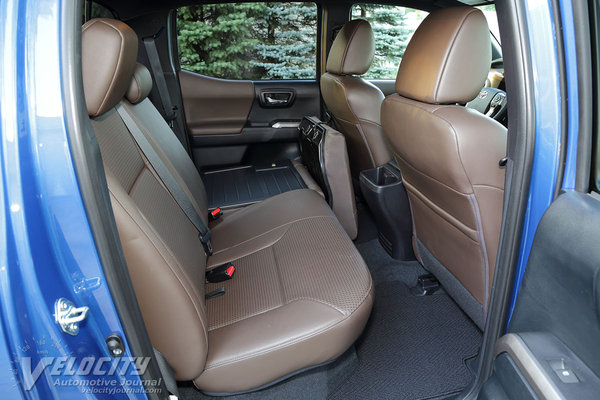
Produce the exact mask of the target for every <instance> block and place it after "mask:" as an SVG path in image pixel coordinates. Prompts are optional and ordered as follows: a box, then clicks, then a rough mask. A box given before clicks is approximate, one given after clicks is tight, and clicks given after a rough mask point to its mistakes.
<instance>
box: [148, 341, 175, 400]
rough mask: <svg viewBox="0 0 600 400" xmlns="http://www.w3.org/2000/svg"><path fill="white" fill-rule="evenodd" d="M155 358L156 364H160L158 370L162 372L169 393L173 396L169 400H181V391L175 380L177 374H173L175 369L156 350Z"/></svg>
mask: <svg viewBox="0 0 600 400" xmlns="http://www.w3.org/2000/svg"><path fill="white" fill-rule="evenodd" d="M153 349H154V348H153ZM154 358H155V359H156V363H157V364H158V369H159V370H160V374H161V375H162V378H163V382H164V383H165V386H166V387H167V391H168V392H169V394H170V395H171V396H169V400H170V399H172V398H173V397H174V398H175V399H177V398H179V389H178V388H177V381H176V380H175V373H174V372H173V368H171V366H170V365H169V363H168V362H167V360H166V358H165V356H163V355H162V353H161V352H160V351H158V350H156V349H154Z"/></svg>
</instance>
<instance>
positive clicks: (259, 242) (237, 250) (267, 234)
mask: <svg viewBox="0 0 600 400" xmlns="http://www.w3.org/2000/svg"><path fill="white" fill-rule="evenodd" d="M332 216H333V213H332V211H331V209H330V208H329V206H328V205H327V203H325V201H324V200H323V197H321V196H320V195H319V194H317V193H316V192H315V191H313V190H310V189H301V190H293V191H290V192H285V193H282V194H280V195H277V196H274V197H271V198H269V199H267V200H264V201H261V202H260V203H256V204H253V205H251V206H248V207H245V208H242V209H240V210H238V211H236V212H233V213H230V214H225V215H223V217H221V218H220V219H219V220H217V221H215V222H216V223H215V224H213V225H211V231H212V245H213V255H212V257H210V258H209V263H208V268H209V269H210V268H212V267H214V266H217V265H220V264H223V263H225V262H228V261H231V260H233V259H236V258H240V257H243V256H244V255H246V254H249V253H252V252H254V251H256V250H259V249H261V248H264V247H267V246H270V245H271V244H272V243H274V242H275V241H276V240H277V239H278V238H279V236H280V235H281V232H283V231H285V230H286V229H288V226H289V225H290V224H292V223H294V222H299V221H303V220H305V219H309V218H314V217H332Z"/></svg>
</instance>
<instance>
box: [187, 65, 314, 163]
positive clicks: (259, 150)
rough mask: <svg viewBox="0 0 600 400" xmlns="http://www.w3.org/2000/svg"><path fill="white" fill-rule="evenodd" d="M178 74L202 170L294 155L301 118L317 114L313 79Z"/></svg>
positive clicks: (193, 146)
mask: <svg viewBox="0 0 600 400" xmlns="http://www.w3.org/2000/svg"><path fill="white" fill-rule="evenodd" d="M179 77H180V82H181V94H182V98H183V104H184V109H185V116H186V123H187V126H188V132H189V134H190V139H191V140H190V143H191V146H192V150H193V152H194V159H195V160H196V165H197V166H198V168H201V169H202V168H214V167H220V166H231V165H241V164H257V163H258V164H260V163H266V164H268V163H270V162H272V161H276V160H282V159H288V158H295V157H297V156H298V145H297V137H298V124H299V123H300V121H301V119H302V117H304V116H307V115H317V116H319V115H320V107H321V105H320V91H319V85H318V83H317V81H316V80H280V81H256V82H252V81H238V80H226V79H216V78H211V77H207V76H204V75H200V74H196V73H193V72H189V71H185V70H182V71H180V73H179ZM268 99H271V101H269V100H268Z"/></svg>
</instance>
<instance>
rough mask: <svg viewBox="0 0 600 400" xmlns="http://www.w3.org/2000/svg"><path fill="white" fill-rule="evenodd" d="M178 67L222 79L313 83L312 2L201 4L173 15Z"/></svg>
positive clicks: (314, 8)
mask: <svg viewBox="0 0 600 400" xmlns="http://www.w3.org/2000/svg"><path fill="white" fill-rule="evenodd" d="M177 42H178V47H179V57H180V64H181V67H182V68H184V69H187V70H189V71H194V72H198V73H200V74H203V75H208V76H213V77H217V78H225V79H249V80H261V79H314V78H315V76H316V45H317V6H316V4H315V3H300V2H289V3H271V2H261V3H234V4H202V5H193V6H188V7H182V8H179V9H178V10H177Z"/></svg>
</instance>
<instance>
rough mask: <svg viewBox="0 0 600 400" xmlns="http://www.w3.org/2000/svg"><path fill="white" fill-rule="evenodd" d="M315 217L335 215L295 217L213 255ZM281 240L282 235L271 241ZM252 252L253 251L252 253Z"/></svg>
mask: <svg viewBox="0 0 600 400" xmlns="http://www.w3.org/2000/svg"><path fill="white" fill-rule="evenodd" d="M315 218H333V216H330V215H315V216H310V217H303V218H299V219H295V220H293V221H289V222H286V223H284V224H281V225H278V226H276V227H273V228H272V229H269V230H268V231H266V232H264V233H261V234H260V235H258V236H254V237H251V238H250V239H246V240H243V241H241V242H239V243H237V244H235V245H233V246H230V247H227V248H224V249H222V250H219V251H217V252H214V253H213V255H217V254H221V253H223V252H225V251H228V250H231V249H234V248H236V247H238V246H241V245H242V244H245V243H248V242H251V241H253V240H256V239H258V238H260V237H262V236H265V235H267V234H268V233H271V232H273V231H274V230H277V229H280V228H283V227H286V226H290V225H292V224H294V223H296V222H300V221H306V220H309V219H315ZM288 229H289V228H288ZM279 240H281V237H280V238H278V239H277V240H276V241H275V242H273V243H271V245H272V244H275V243H277V242H278V241H279ZM267 246H269V245H267ZM264 248H266V246H265V247H263V249H264ZM250 254H252V253H250Z"/></svg>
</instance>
